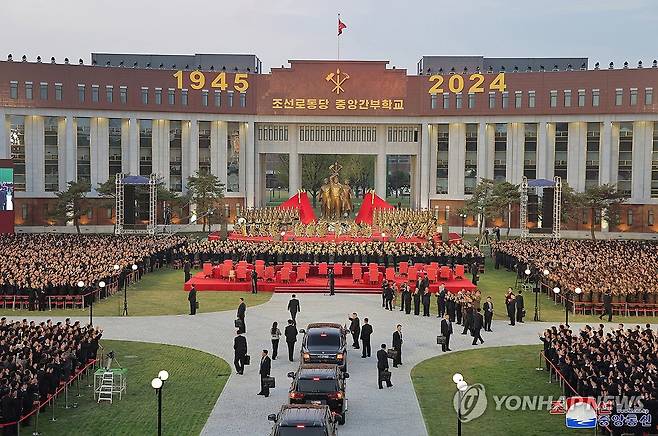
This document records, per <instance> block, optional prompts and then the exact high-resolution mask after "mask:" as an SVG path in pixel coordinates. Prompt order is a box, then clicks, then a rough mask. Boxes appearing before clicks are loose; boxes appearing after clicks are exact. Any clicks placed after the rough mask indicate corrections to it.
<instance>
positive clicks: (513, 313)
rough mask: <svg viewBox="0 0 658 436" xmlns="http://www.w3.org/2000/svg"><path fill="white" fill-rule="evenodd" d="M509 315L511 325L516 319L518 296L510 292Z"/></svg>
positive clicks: (507, 302) (508, 299)
mask: <svg viewBox="0 0 658 436" xmlns="http://www.w3.org/2000/svg"><path fill="white" fill-rule="evenodd" d="M505 304H507V316H508V318H509V325H514V324H515V321H516V296H515V295H514V294H513V293H510V294H509V295H508V296H507V301H506V302H505Z"/></svg>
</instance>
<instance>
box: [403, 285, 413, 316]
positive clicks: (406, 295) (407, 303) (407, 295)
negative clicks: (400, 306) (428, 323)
mask: <svg viewBox="0 0 658 436" xmlns="http://www.w3.org/2000/svg"><path fill="white" fill-rule="evenodd" d="M402 287H403V289H404V292H403V294H402V299H403V301H404V313H405V314H407V315H409V314H410V313H411V289H409V285H408V284H406V283H403V284H402Z"/></svg>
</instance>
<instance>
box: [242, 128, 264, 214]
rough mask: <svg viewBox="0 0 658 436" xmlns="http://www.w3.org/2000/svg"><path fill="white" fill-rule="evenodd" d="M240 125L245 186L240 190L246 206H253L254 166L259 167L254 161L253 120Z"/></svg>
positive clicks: (254, 187) (254, 191)
mask: <svg viewBox="0 0 658 436" xmlns="http://www.w3.org/2000/svg"><path fill="white" fill-rule="evenodd" d="M242 127H243V129H242V130H243V131H244V141H240V143H241V144H244V168H245V174H244V181H245V186H244V187H240V191H241V192H244V194H245V200H246V205H247V207H254V206H255V204H256V167H260V165H258V164H257V162H256V160H257V156H256V148H255V147H256V145H255V140H254V130H255V129H254V122H253V121H248V122H246V123H243V125H242ZM241 160H242V156H241ZM240 163H242V162H240ZM241 166H242V165H241Z"/></svg>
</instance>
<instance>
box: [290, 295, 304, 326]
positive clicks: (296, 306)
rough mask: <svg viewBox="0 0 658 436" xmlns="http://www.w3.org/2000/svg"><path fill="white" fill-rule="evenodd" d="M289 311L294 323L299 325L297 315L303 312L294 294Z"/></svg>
mask: <svg viewBox="0 0 658 436" xmlns="http://www.w3.org/2000/svg"><path fill="white" fill-rule="evenodd" d="M288 310H289V311H290V316H291V317H292V321H293V322H294V323H295V324H296V323H297V313H298V312H301V309H300V307H299V300H298V299H297V297H296V296H295V294H292V298H291V299H290V301H288Z"/></svg>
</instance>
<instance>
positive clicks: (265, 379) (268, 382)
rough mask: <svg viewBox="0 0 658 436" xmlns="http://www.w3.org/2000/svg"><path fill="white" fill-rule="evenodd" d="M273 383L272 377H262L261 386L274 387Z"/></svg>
mask: <svg viewBox="0 0 658 436" xmlns="http://www.w3.org/2000/svg"><path fill="white" fill-rule="evenodd" d="M275 385H276V383H275V381H274V377H263V387H265V388H269V389H274V388H275V387H276V386H275Z"/></svg>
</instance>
